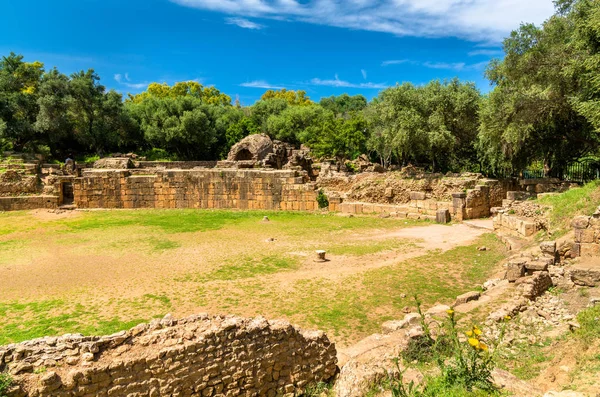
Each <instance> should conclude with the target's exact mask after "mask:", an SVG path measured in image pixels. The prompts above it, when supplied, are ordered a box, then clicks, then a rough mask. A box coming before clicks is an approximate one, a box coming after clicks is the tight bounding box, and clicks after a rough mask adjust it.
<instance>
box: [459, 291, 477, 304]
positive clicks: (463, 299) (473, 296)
mask: <svg viewBox="0 0 600 397" xmlns="http://www.w3.org/2000/svg"><path fill="white" fill-rule="evenodd" d="M480 296H481V293H480V292H479V291H471V292H467V293H464V294H462V295H459V296H457V297H456V300H455V301H454V306H458V305H462V304H465V303H467V302H471V301H476V300H478V299H479V297H480Z"/></svg>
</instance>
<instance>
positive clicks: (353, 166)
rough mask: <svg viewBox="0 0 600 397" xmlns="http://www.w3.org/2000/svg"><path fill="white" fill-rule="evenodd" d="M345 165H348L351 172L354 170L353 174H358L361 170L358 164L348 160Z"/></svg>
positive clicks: (347, 167)
mask: <svg viewBox="0 0 600 397" xmlns="http://www.w3.org/2000/svg"><path fill="white" fill-rule="evenodd" d="M345 165H346V169H347V170H348V171H349V172H352V173H353V174H356V173H357V172H358V171H359V168H358V166H357V165H356V164H354V163H351V162H349V161H348V162H347V163H346V164H345Z"/></svg>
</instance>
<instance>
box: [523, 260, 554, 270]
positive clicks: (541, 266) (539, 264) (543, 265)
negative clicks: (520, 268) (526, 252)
mask: <svg viewBox="0 0 600 397" xmlns="http://www.w3.org/2000/svg"><path fill="white" fill-rule="evenodd" d="M525 269H527V271H529V272H545V271H547V270H548V262H547V261H531V262H527V263H526V264H525Z"/></svg>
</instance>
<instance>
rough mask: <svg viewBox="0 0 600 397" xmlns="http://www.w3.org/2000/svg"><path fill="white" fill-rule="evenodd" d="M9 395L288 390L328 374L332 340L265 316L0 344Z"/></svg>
mask: <svg viewBox="0 0 600 397" xmlns="http://www.w3.org/2000/svg"><path fill="white" fill-rule="evenodd" d="M6 370H7V371H8V372H9V373H11V374H12V375H13V377H14V380H15V381H16V386H14V387H13V388H12V389H11V390H10V391H9V393H8V397H50V396H52V397H67V396H72V397H75V396H90V397H91V396H128V397H141V396H198V397H199V396H227V397H229V396H271V397H273V396H289V397H293V396H294V395H297V394H300V393H301V392H302V391H304V390H305V388H306V387H307V386H310V385H314V384H316V383H318V382H321V381H328V380H330V379H331V378H332V377H333V376H334V375H335V374H336V372H337V358H336V349H335V345H334V344H332V343H331V342H330V341H329V339H328V338H327V336H326V335H325V334H324V333H322V332H320V331H311V332H305V331H301V330H299V329H297V328H295V327H293V326H292V325H290V324H289V323H288V322H285V321H267V320H265V319H264V318H256V319H243V318H238V317H209V316H208V315H199V316H193V317H189V318H186V319H182V320H173V319H170V318H165V319H163V320H155V321H153V322H152V323H150V324H140V325H138V326H136V327H134V328H132V329H131V330H129V331H123V332H120V333H118V334H114V335H111V336H104V337H82V336H81V335H66V336H63V337H58V338H48V337H47V338H43V339H37V340H33V341H29V342H23V343H21V344H13V345H8V346H4V347H0V372H1V371H6Z"/></svg>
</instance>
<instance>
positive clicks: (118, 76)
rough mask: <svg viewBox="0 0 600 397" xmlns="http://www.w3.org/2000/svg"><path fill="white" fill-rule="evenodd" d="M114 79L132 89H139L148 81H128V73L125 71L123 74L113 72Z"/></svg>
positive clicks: (144, 86) (145, 85)
mask: <svg viewBox="0 0 600 397" xmlns="http://www.w3.org/2000/svg"><path fill="white" fill-rule="evenodd" d="M115 81H116V82H117V83H119V84H121V85H124V86H125V87H127V88H131V89H134V90H140V89H142V88H146V87H147V86H148V83H130V81H131V79H130V78H129V73H125V75H122V74H120V73H117V74H115Z"/></svg>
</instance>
